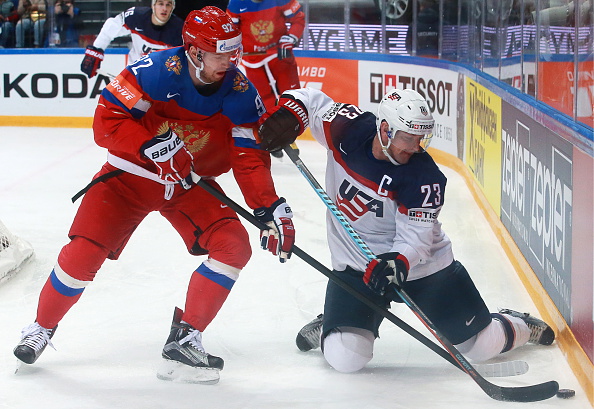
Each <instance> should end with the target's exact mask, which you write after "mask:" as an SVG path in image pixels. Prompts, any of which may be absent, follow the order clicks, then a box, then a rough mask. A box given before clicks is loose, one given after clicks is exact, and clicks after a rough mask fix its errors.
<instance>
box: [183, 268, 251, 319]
mask: <svg viewBox="0 0 594 409" xmlns="http://www.w3.org/2000/svg"><path fill="white" fill-rule="evenodd" d="M238 277H239V269H236V268H233V267H231V266H228V265H226V264H223V263H220V262H217V261H216V260H212V259H209V260H207V261H205V262H203V263H202V264H201V265H200V267H198V268H197V269H196V271H194V274H192V278H191V279H190V284H189V286H188V294H187V296H186V307H185V312H184V315H183V317H182V320H183V321H185V322H187V323H188V324H190V325H191V326H192V327H194V328H196V329H197V330H199V331H204V330H205V329H206V327H207V326H208V324H210V322H211V321H212V320H213V319H214V317H215V316H216V315H217V313H218V312H219V310H220V309H221V307H222V306H223V303H224V302H225V300H226V299H227V296H228V295H229V292H230V291H231V288H233V285H234V284H235V281H236V280H237V278H238Z"/></svg>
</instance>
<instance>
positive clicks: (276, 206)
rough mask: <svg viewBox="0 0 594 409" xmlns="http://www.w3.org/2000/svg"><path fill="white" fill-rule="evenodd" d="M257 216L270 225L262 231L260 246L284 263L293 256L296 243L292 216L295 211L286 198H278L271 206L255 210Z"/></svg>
mask: <svg viewBox="0 0 594 409" xmlns="http://www.w3.org/2000/svg"><path fill="white" fill-rule="evenodd" d="M254 215H255V216H256V218H257V219H258V220H259V221H261V222H262V223H265V224H266V225H268V226H269V228H268V229H267V230H262V231H261V232H260V247H262V249H263V250H268V251H270V252H271V253H272V254H274V255H275V256H277V255H278V258H279V261H280V262H281V263H284V262H285V261H287V260H288V259H290V258H291V254H292V253H293V244H295V227H294V226H293V222H292V221H291V218H292V217H293V212H292V211H291V208H290V207H289V205H288V204H287V202H286V200H285V199H284V198H282V197H281V198H280V199H278V200H277V201H276V202H274V203H273V204H272V205H271V206H270V207H259V208H257V209H256V210H254Z"/></svg>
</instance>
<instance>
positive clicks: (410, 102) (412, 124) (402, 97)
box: [377, 89, 435, 139]
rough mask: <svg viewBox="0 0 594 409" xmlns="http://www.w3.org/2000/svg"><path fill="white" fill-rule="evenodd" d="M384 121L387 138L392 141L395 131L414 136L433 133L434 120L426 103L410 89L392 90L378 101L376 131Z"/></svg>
mask: <svg viewBox="0 0 594 409" xmlns="http://www.w3.org/2000/svg"><path fill="white" fill-rule="evenodd" d="M383 121H386V122H387V123H388V125H389V129H388V137H389V138H390V139H392V138H393V137H394V135H395V134H396V132H397V131H404V132H407V133H411V134H414V135H429V134H431V133H432V132H433V127H434V126H435V120H434V119H433V115H431V112H430V111H429V107H428V106H427V101H425V98H423V97H422V96H421V94H419V93H418V92H417V91H414V90H412V89H404V90H400V89H392V90H391V91H389V92H388V93H387V94H386V95H384V97H383V98H382V100H381V101H380V104H379V107H378V109H377V130H378V132H379V129H380V125H381V123H382V122H383Z"/></svg>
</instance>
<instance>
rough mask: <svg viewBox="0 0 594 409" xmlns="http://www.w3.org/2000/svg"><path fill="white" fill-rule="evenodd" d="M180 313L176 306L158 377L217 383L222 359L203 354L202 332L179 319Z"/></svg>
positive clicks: (177, 380)
mask: <svg viewBox="0 0 594 409" xmlns="http://www.w3.org/2000/svg"><path fill="white" fill-rule="evenodd" d="M181 316H182V310H180V309H179V308H176V309H175V313H174V316H173V323H172V324H171V332H170V334H169V338H168V339H167V342H166V343H165V346H164V347H163V353H162V356H163V362H162V363H161V366H160V367H159V370H158V371H157V378H159V379H163V380H166V381H176V382H183V383H201V384H215V383H217V382H218V381H219V371H220V370H222V369H223V365H224V362H223V360H222V359H221V358H219V357H217V356H213V355H210V354H208V353H206V351H205V350H204V347H203V346H202V333H201V332H200V331H198V330H197V329H195V328H192V326H191V325H189V324H186V323H182V322H180V321H181Z"/></svg>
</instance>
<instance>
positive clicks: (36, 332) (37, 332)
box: [14, 322, 58, 370]
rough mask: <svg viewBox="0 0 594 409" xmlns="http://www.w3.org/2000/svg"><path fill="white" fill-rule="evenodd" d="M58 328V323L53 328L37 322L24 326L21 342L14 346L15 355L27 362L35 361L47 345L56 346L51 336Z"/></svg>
mask: <svg viewBox="0 0 594 409" xmlns="http://www.w3.org/2000/svg"><path fill="white" fill-rule="evenodd" d="M56 328H58V326H57V325H56V326H55V327H54V328H52V329H47V328H43V327H42V326H41V325H39V324H38V323H37V322H34V323H33V324H31V325H29V326H28V327H25V328H23V330H22V331H21V342H19V344H18V345H17V346H16V347H15V348H14V355H15V356H16V357H17V358H18V359H20V360H21V361H23V362H24V363H26V364H32V363H34V362H35V361H37V358H39V355H41V353H42V352H43V350H44V349H45V347H46V346H48V345H49V346H51V347H52V348H54V345H53V344H52V341H51V338H52V337H53V336H54V333H55V332H56ZM54 349H56V348H54ZM17 370H18V369H17Z"/></svg>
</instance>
